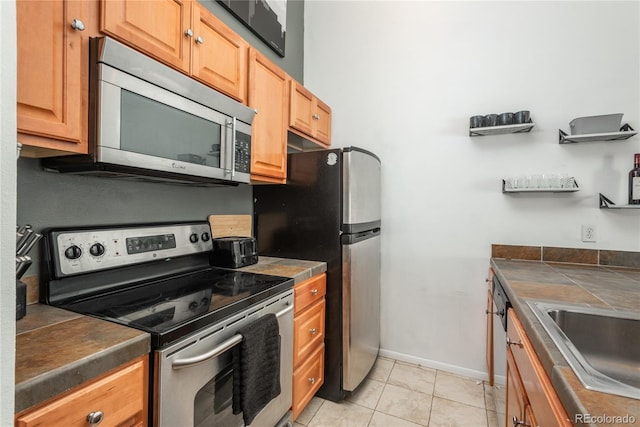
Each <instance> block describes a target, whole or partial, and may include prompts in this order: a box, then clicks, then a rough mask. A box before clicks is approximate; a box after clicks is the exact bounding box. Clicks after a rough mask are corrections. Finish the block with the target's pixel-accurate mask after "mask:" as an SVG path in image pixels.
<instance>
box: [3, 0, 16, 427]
mask: <svg viewBox="0 0 640 427" xmlns="http://www.w3.org/2000/svg"><path fill="white" fill-rule="evenodd" d="M15 21H16V14H15V2H14V0H3V1H0V28H2V31H0V58H2V61H0V284H1V285H2V286H0V425H1V426H10V425H13V410H14V393H13V387H14V370H15V338H16V320H15V319H16V317H15V308H16V291H15V286H14V284H15V277H16V275H15V261H14V257H15V253H16V240H15V236H16V234H15V231H16V230H15V226H16V83H15V82H16V59H15V58H16V37H15V31H16V22H15Z"/></svg>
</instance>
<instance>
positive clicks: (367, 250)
mask: <svg viewBox="0 0 640 427" xmlns="http://www.w3.org/2000/svg"><path fill="white" fill-rule="evenodd" d="M342 242H343V246H342V298H343V300H342V301H343V304H342V319H343V323H342V340H343V354H342V366H343V376H342V388H343V389H344V390H347V391H353V390H355V388H356V387H357V386H358V385H359V384H360V383H361V382H362V380H363V379H364V378H365V377H366V376H367V374H368V373H369V371H370V370H371V367H372V366H373V363H374V362H375V361H376V357H377V356H378V350H379V349H380V230H379V229H378V230H375V231H368V232H365V233H360V234H357V235H343V236H342Z"/></svg>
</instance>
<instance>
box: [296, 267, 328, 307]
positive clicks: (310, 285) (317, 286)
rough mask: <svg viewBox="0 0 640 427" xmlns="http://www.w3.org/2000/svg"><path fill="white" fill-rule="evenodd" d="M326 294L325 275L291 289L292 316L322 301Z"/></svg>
mask: <svg viewBox="0 0 640 427" xmlns="http://www.w3.org/2000/svg"><path fill="white" fill-rule="evenodd" d="M326 293H327V273H322V274H318V275H317V276H313V277H311V278H310V279H307V280H305V281H303V282H300V283H298V284H297V285H295V286H294V287H293V294H294V304H293V306H294V307H295V308H294V315H295V314H298V313H302V311H303V310H304V309H306V308H307V307H309V306H311V305H312V304H314V303H316V302H318V301H320V300H321V299H324V296H325V294H326Z"/></svg>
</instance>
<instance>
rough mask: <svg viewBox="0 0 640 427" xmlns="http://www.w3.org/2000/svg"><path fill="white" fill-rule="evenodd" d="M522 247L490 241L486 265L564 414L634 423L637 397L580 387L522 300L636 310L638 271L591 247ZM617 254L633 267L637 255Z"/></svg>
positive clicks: (639, 304)
mask: <svg viewBox="0 0 640 427" xmlns="http://www.w3.org/2000/svg"><path fill="white" fill-rule="evenodd" d="M523 248H525V247H508V246H505V245H493V248H492V258H491V267H492V268H493V270H494V272H495V274H496V276H497V277H498V279H499V280H500V283H501V284H502V285H503V287H504V289H505V292H506V293H507V295H508V297H509V299H510V300H511V304H512V305H513V308H514V309H515V311H516V313H517V314H518V317H519V318H520V320H521V322H522V324H523V326H524V328H525V330H526V332H527V335H528V336H529V338H530V340H531V342H532V344H533V347H534V348H535V350H536V353H537V354H538V356H539V357H540V360H541V362H542V365H543V367H544V369H545V371H546V373H547V374H548V375H549V378H551V382H552V384H553V386H554V388H555V389H556V391H557V392H558V395H559V397H560V400H561V401H562V403H563V404H564V406H565V409H566V410H567V413H568V414H569V417H570V418H572V419H573V416H574V414H590V415H591V416H593V417H597V416H604V415H606V416H624V415H629V416H633V417H635V420H636V422H638V423H640V400H638V399H631V398H626V397H621V396H616V395H612V394H607V393H601V392H596V391H591V390H588V389H586V388H584V387H583V386H582V384H581V383H580V380H578V378H577V377H576V375H575V374H574V373H573V370H572V369H571V368H570V367H569V365H568V363H567V361H566V360H565V359H564V357H563V356H562V354H561V353H560V351H559V350H558V348H557V347H556V346H555V344H554V343H553V341H552V340H551V338H550V337H549V335H548V334H547V333H546V331H545V330H544V328H543V327H542V325H541V324H540V322H539V321H538V319H537V318H536V316H535V314H534V313H533V312H532V311H531V309H530V308H529V306H528V305H527V304H526V302H527V300H545V301H553V302H562V303H565V302H566V303H571V304H574V305H585V306H590V307H600V308H607V309H612V310H622V311H634V312H637V311H638V310H639V309H640V269H638V268H629V267H619V266H616V265H612V263H611V262H610V260H611V259H614V258H611V257H608V255H603V254H601V253H599V252H604V251H593V252H595V254H593V253H590V252H591V250H573V249H562V248H544V247H542V248H540V247H526V248H527V249H526V250H525V251H523V250H522V249H523ZM531 248H534V249H531ZM512 249H516V250H515V251H514V250H512ZM608 252H611V251H608ZM532 254H533V255H532ZM558 254H560V255H558ZM619 254H622V255H624V256H622V257H621V258H617V259H619V260H623V261H622V262H620V263H619V264H622V265H627V266H628V265H630V264H631V265H632V266H633V267H637V266H636V265H635V264H636V262H637V259H636V258H638V259H640V254H636V253H630V252H626V253H619ZM636 255H637V256H636ZM518 258H521V259H518ZM630 259H631V260H632V261H629V260H630ZM603 262H606V265H603ZM592 425H603V426H604V425H611V423H608V424H592Z"/></svg>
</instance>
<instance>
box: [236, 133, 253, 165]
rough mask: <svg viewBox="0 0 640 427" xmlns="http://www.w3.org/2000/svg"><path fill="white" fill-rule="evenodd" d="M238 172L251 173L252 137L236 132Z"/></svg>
mask: <svg viewBox="0 0 640 427" xmlns="http://www.w3.org/2000/svg"><path fill="white" fill-rule="evenodd" d="M235 160H236V162H235V163H236V164H235V170H236V172H244V173H250V172H251V135H247V134H246V133H242V132H236V157H235Z"/></svg>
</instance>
